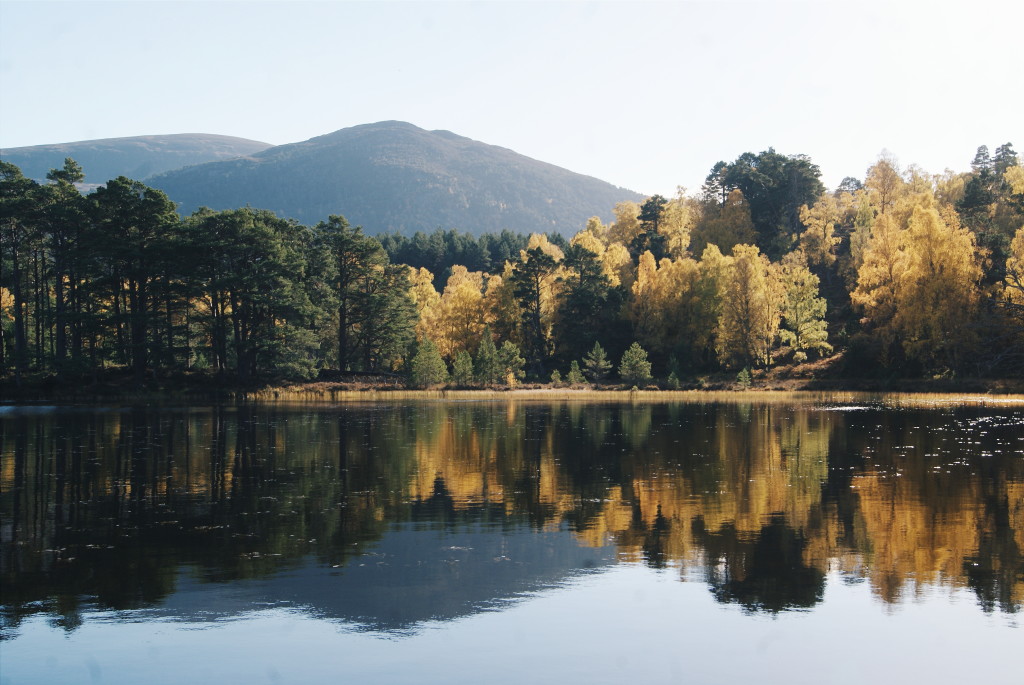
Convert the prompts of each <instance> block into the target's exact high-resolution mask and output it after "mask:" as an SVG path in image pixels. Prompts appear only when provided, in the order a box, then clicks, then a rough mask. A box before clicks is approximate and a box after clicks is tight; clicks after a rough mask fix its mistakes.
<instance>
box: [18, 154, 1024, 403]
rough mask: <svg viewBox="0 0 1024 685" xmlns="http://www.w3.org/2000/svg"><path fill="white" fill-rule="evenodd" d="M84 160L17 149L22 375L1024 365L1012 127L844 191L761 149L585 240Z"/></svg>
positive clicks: (522, 374) (507, 375) (570, 373)
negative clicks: (968, 152)
mask: <svg viewBox="0 0 1024 685" xmlns="http://www.w3.org/2000/svg"><path fill="white" fill-rule="evenodd" d="M82 178H83V174H82V170H81V168H80V167H79V166H78V165H77V164H76V163H75V162H74V161H73V160H71V159H68V160H66V162H65V164H64V166H63V168H61V169H54V170H52V171H51V172H50V174H49V175H48V176H47V182H46V183H39V182H36V181H33V180H31V179H27V178H25V177H24V176H23V175H22V173H21V172H20V170H19V169H18V168H17V167H16V166H14V165H11V164H9V163H6V162H0V303H2V310H0V324H2V325H0V373H3V375H4V377H7V378H10V379H12V380H13V381H14V382H15V383H20V382H22V379H24V378H25V377H27V376H31V375H35V376H47V375H50V376H56V377H57V378H58V379H62V378H71V377H82V376H88V375H93V376H95V375H97V374H99V373H101V372H104V371H106V370H108V369H119V370H130V371H131V372H132V373H133V374H134V375H135V376H136V377H137V378H138V379H139V380H140V381H141V380H142V379H144V378H145V377H146V376H147V375H153V374H166V373H177V372H182V371H191V372H205V373H210V374H217V375H220V376H227V377H233V378H237V379H239V380H241V381H248V380H253V379H308V378H312V377H314V376H315V375H316V374H317V373H319V372H321V371H323V370H336V371H341V372H348V373H351V372H363V373H377V374H379V373H395V374H405V375H407V376H409V377H411V379H412V380H413V382H414V383H416V384H418V385H432V384H438V383H454V384H456V385H460V386H474V385H490V384H495V383H510V382H511V383H514V382H516V381H517V380H521V379H523V378H529V379H531V380H535V381H545V382H546V381H549V380H551V381H555V382H571V383H578V382H582V381H584V380H589V381H599V380H602V379H604V378H607V377H610V376H613V375H616V374H617V375H618V376H619V378H620V379H622V380H624V381H626V382H627V383H633V384H637V385H640V386H643V385H645V384H647V383H650V382H651V381H652V379H653V377H655V376H657V377H658V378H660V379H663V380H664V382H665V383H667V384H668V385H670V386H678V384H679V383H680V382H681V381H684V380H685V379H687V378H692V377H693V376H695V375H697V374H700V373H706V372H712V371H719V370H729V369H732V370H733V371H735V370H746V371H744V372H746V373H748V374H749V369H752V368H755V367H768V366H771V365H773V364H778V363H789V362H801V361H805V360H808V359H814V358H818V357H822V356H826V355H829V354H830V353H832V352H833V351H835V350H837V349H839V350H842V351H843V352H844V357H843V359H844V360H845V368H846V370H847V371H846V372H847V375H851V376H864V375H885V376H920V375H933V376H934V375H940V376H955V375H965V374H967V375H979V376H1014V375H1020V374H1021V373H1022V371H1024V169H1022V168H1021V167H1020V166H1019V164H1018V158H1017V154H1016V153H1015V152H1014V151H1013V147H1012V145H1010V144H1006V145H1002V146H1000V147H999V148H997V150H996V152H995V154H994V155H990V154H989V152H988V149H987V148H986V147H984V146H983V147H981V148H979V150H978V153H977V155H976V156H975V158H974V160H973V163H972V168H971V171H970V172H967V173H963V174H955V173H952V172H946V173H944V174H940V175H931V174H928V173H926V172H924V171H923V170H921V169H919V168H916V167H913V166H912V167H909V168H907V169H901V168H900V167H899V166H898V164H897V163H896V161H895V160H894V159H892V158H889V157H886V156H883V157H881V158H880V159H879V160H878V161H877V162H876V163H875V164H874V165H872V167H871V168H869V169H868V170H867V173H866V175H865V178H864V179H863V180H860V179H855V178H852V177H851V178H847V179H844V180H843V182H842V183H841V184H840V186H839V187H838V188H837V189H836V190H834V191H831V192H829V191H826V189H825V188H824V186H823V185H822V183H821V181H820V171H819V169H818V167H817V166H816V165H814V164H813V163H812V162H811V161H810V159H809V158H807V157H805V156H802V155H795V156H785V155H781V154H779V153H777V152H775V151H774V150H771V149H769V150H767V151H765V152H761V153H759V154H754V153H745V154H743V155H741V156H740V157H739V158H737V159H736V160H735V161H733V162H728V163H727V162H719V163H718V164H716V165H715V166H714V167H713V168H712V170H711V172H710V173H709V175H708V177H707V179H706V181H705V184H704V186H703V187H702V188H701V189H700V192H699V193H697V194H695V195H687V194H686V193H685V192H684V191H683V189H680V190H679V192H678V193H677V195H676V196H675V197H672V198H665V197H662V196H660V195H655V196H653V197H650V198H648V199H647V200H646V201H645V202H643V203H632V202H623V203H620V204H619V205H617V206H616V207H615V209H614V216H615V219H614V221H612V222H611V223H610V224H607V225H606V224H604V223H602V222H601V220H599V219H598V218H596V217H595V218H592V219H590V220H589V221H588V223H587V225H586V226H585V227H584V228H582V230H581V231H580V232H579V233H577V234H576V235H575V236H573V237H572V239H571V240H565V239H564V238H562V237H561V236H549V235H543V234H534V235H531V236H521V235H518V234H513V233H510V232H508V231H505V232H503V233H501V234H499V235H484V236H481V237H479V238H474V237H473V236H471V235H468V234H464V233H459V232H458V231H456V230H442V229H438V230H437V231H435V232H434V233H433V234H430V235H427V234H424V233H418V234H416V235H414V236H412V237H405V236H397V235H382V236H378V237H377V238H374V237H369V236H366V235H364V234H363V232H362V230H361V229H360V228H359V227H352V226H350V225H349V224H348V222H347V221H346V220H345V219H344V218H343V217H341V216H331V217H328V218H327V219H326V220H325V221H321V222H320V223H318V224H317V225H316V226H313V227H307V226H303V225H301V224H299V223H297V222H295V221H291V220H286V219H282V218H279V217H277V216H276V215H274V214H273V213H271V212H268V211H265V210H257V209H251V208H243V209H236V210H226V211H212V210H209V209H200V210H199V211H197V212H195V213H193V214H192V215H191V216H188V217H184V218H181V217H179V216H178V215H177V213H176V211H175V205H174V203H173V202H171V201H170V200H169V199H168V198H167V196H166V195H164V194H163V193H161V192H160V191H157V190H154V189H152V188H148V187H147V186H145V185H144V184H142V183H140V182H138V181H134V180H131V179H128V178H124V177H120V178H117V179H113V180H111V181H109V182H108V183H107V184H106V185H105V186H103V187H101V188H99V189H97V190H96V191H95V192H93V193H91V194H88V195H83V194H81V193H80V192H79V190H78V189H77V187H76V185H75V184H76V183H78V182H80V181H81V180H82ZM616 361H618V363H617V364H616V363H615V362H616ZM747 377H748V378H749V375H748V376H747Z"/></svg>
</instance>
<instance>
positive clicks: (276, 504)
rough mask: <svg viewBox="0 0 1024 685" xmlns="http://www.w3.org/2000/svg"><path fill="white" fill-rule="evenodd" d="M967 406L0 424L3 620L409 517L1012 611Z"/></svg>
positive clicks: (493, 411) (268, 409)
mask: <svg viewBox="0 0 1024 685" xmlns="http://www.w3.org/2000/svg"><path fill="white" fill-rule="evenodd" d="M984 418H985V416H984V415H983V414H982V413H980V412H978V411H972V410H966V409H965V410H962V411H960V412H959V413H958V414H956V415H954V416H950V415H948V414H939V413H936V412H927V411H909V410H908V411H892V412H883V411H864V412H848V413H846V412H833V411H815V410H813V409H804V408H799V407H793V406H785V405H759V404H747V405H742V406H738V405H724V404H708V405H700V404H676V405H659V404H634V405H629V404H593V405H581V404H573V403H568V404H557V403H556V404H542V403H528V402H525V403H516V402H508V403H494V404H484V403H481V404H472V405H459V404H452V403H420V404H409V405H404V406H401V405H390V404H374V405H368V406H366V407H359V406H347V407H343V408H336V409H329V410H324V409H323V408H317V407H313V408H301V407H297V408H291V409H289V408H283V407H279V406H273V405H255V406H254V405H240V406H237V407H216V408H209V409H191V410H181V411H171V410H163V411H161V410H155V409H135V410H128V411H124V412H116V411H107V412H89V411H83V412H62V413H59V414H52V415H45V414H44V415H37V416H19V417H14V418H7V419H5V420H4V421H3V422H0V431H2V432H0V454H2V462H0V512H2V515H3V520H4V528H3V529H2V535H3V538H2V542H3V545H2V555H0V580H2V581H3V583H2V584H3V604H4V612H5V615H4V619H3V620H4V622H5V623H6V624H11V623H17V621H18V620H20V616H22V615H23V614H24V613H26V612H33V611H38V610H40V608H39V607H40V606H41V605H39V604H37V603H38V602H43V603H44V604H45V607H44V608H45V610H47V611H50V612H57V614H58V615H59V616H61V617H62V618H61V619H59V620H60V621H61V622H62V623H63V624H64V625H66V626H68V627H73V626H74V625H76V621H77V620H79V619H77V618H76V617H77V616H78V614H79V612H80V606H79V602H80V601H81V600H80V599H79V598H82V597H93V598H96V600H95V601H98V602H99V603H100V604H101V605H103V606H105V607H110V608H119V609H120V608H131V607H137V606H142V605H146V604H149V603H152V602H155V601H158V600H160V599H161V598H162V597H164V596H166V595H167V593H168V592H170V591H172V590H173V586H174V583H175V578H176V575H177V573H178V572H179V569H180V568H182V567H190V568H194V569H195V572H196V574H197V575H198V576H199V577H200V578H203V579H208V580H222V579H225V580H226V579H234V578H246V577H252V576H258V575H262V574H267V573H271V572H274V571H276V570H279V569H281V568H284V567H288V566H290V565H295V564H298V563H302V560H303V559H305V558H308V557H310V556H312V557H313V558H315V559H317V560H318V561H319V562H320V563H324V564H330V565H344V564H346V563H348V561H349V560H350V559H351V558H353V556H356V555H359V554H361V553H362V550H363V549H364V548H365V547H366V546H367V545H368V544H372V543H373V542H374V541H376V540H378V539H379V538H380V536H381V534H382V533H383V532H384V531H385V530H387V529H388V527H389V526H390V525H393V524H395V523H398V522H404V521H423V522H425V523H429V524H430V525H434V524H438V525H440V526H442V527H448V528H450V527H451V526H461V525H466V524H468V523H469V522H475V523H480V522H484V523H487V524H488V525H490V524H493V525H508V524H509V522H510V521H516V522H522V523H528V524H529V525H530V526H532V527H533V528H534V529H536V530H541V529H551V528H555V527H558V526H561V525H567V526H568V527H569V528H570V529H571V530H573V531H574V532H575V533H576V535H577V536H578V538H579V539H580V541H581V542H582V543H583V544H588V545H593V546H599V545H603V544H605V543H607V542H608V541H609V540H613V541H614V542H615V544H616V545H617V546H618V549H619V551H620V554H621V556H622V557H624V558H627V559H636V560H642V561H644V562H646V563H648V564H650V565H652V566H655V567H665V566H679V567H681V568H682V567H697V568H701V569H703V570H704V573H705V574H706V575H707V578H708V581H709V583H710V584H711V586H712V588H713V589H714V591H715V593H716V596H717V597H718V598H719V599H720V600H722V601H732V602H737V603H739V604H741V605H743V606H744V607H747V608H748V609H751V610H766V611H781V610H784V609H787V608H795V607H806V606H810V605H812V604H813V603H814V602H816V601H818V599H819V598H820V595H821V589H822V583H823V578H824V572H825V571H826V570H827V569H828V568H837V569H840V570H843V571H845V572H846V573H849V574H854V575H856V574H862V575H865V576H867V577H868V579H869V580H870V581H871V583H872V586H873V588H874V590H875V592H876V594H877V595H878V596H880V597H881V598H883V599H885V600H886V601H896V600H898V599H899V597H901V596H902V594H903V592H904V588H905V587H906V586H907V585H908V584H909V583H928V584H945V585H948V586H951V587H970V588H971V589H972V590H973V591H974V592H975V593H976V594H977V595H978V597H979V601H980V603H981V604H982V606H983V607H985V608H986V610H993V609H995V608H997V607H998V608H999V609H1000V610H1002V611H1015V610H1017V609H1019V607H1020V606H1021V603H1022V599H1024V568H1022V553H1021V550H1022V549H1024V504H1022V503H1024V460H1021V459H1020V458H1019V454H1017V453H1016V452H1014V451H1013V450H1014V449H1015V446H1016V444H1017V443H1016V442H1014V441H1015V440H1016V438H1015V433H1014V430H1015V427H1014V426H1013V425H1012V422H1011V421H1006V422H1004V423H1003V424H992V423H991V422H989V423H985V424H984V425H983V426H982V428H983V429H984V430H983V431H982V430H980V429H979V430H974V432H971V431H972V430H973V428H974V427H975V425H974V423H973V422H977V421H982V420H983V419H984ZM951 422H952V423H951ZM953 427H956V430H953ZM1017 428H1018V429H1019V427H1017ZM975 443H977V444H975ZM1007 445H1009V446H1010V447H1006V446H1007Z"/></svg>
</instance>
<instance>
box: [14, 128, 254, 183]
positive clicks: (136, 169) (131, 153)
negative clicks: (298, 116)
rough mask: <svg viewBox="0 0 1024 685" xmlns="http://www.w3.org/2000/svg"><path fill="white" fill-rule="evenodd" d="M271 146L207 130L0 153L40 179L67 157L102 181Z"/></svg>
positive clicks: (137, 176) (136, 176) (93, 179)
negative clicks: (208, 132)
mask: <svg viewBox="0 0 1024 685" xmlns="http://www.w3.org/2000/svg"><path fill="white" fill-rule="evenodd" d="M269 147H271V145H270V144H269V143H261V142H259V141H255V140H246V139H245V138H233V137H231V136H218V135H212V134H207V133H179V134H173V135H166V136H136V137H134V138H104V139H101V140H84V141H80V142H76V143H61V144H57V145H33V146H31V147H13V148H7V149H5V150H0V158H2V159H3V160H4V161H5V162H10V163H12V164H16V165H17V166H18V167H19V168H20V169H21V172H22V173H23V174H25V176H27V177H29V178H34V179H37V180H42V179H45V178H46V174H47V173H48V172H49V171H50V169H56V168H60V167H62V166H64V159H65V158H66V157H71V158H72V159H74V160H75V161H76V162H78V163H79V164H81V165H82V169H83V170H84V171H85V182H86V183H87V184H103V183H106V182H107V181H109V180H110V179H112V178H117V177H118V176H127V177H129V178H133V179H136V180H141V179H144V178H146V177H147V176H152V175H153V174H159V173H161V172H164V171H170V170H171V169H180V168H181V167H183V166H187V165H190V164H203V163H204V162H213V161H216V160H223V159H231V158H234V157H244V156H246V155H251V154H254V153H257V152H260V151H262V150H266V149H267V148H269Z"/></svg>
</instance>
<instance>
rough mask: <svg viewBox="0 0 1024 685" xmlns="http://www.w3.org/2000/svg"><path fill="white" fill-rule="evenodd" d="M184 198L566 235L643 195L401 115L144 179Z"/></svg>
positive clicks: (374, 225) (284, 211)
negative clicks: (421, 125) (420, 124)
mask: <svg viewBox="0 0 1024 685" xmlns="http://www.w3.org/2000/svg"><path fill="white" fill-rule="evenodd" d="M147 182H148V183H150V184H151V185H153V186H154V187H156V188H159V189H161V190H163V191H164V192H166V193H167V194H168V195H169V196H170V197H171V199H172V200H174V201H175V202H178V203H180V204H179V209H180V211H181V212H182V213H186V214H187V213H190V212H192V211H194V210H195V209H198V208H199V207H201V206H206V207H210V208H211V209H231V208H235V207H242V206H246V205H249V206H253V207H260V208H262V209H269V210H271V211H273V212H275V213H277V214H279V215H281V216H285V217H288V218H292V219H296V220H298V221H300V222H303V223H309V224H311V223H316V222H317V221H321V220H323V219H326V218H327V217H328V216H329V215H331V214H342V215H344V216H345V217H346V218H347V219H348V220H349V222H350V223H352V224H356V225H361V226H363V227H364V229H366V231H367V232H368V233H385V232H394V233H402V234H406V235H408V234H411V233H414V232H416V231H420V230H422V231H432V230H434V229H436V228H458V229H460V230H465V231H468V232H470V233H474V234H480V233H484V232H494V231H500V230H503V229H509V230H513V231H518V232H533V231H540V232H549V231H555V232H560V233H562V234H565V235H571V234H573V233H575V232H576V231H578V230H580V229H581V228H583V227H584V226H585V224H586V221H587V219H588V218H590V217H591V216H595V215H596V216H600V217H602V219H605V220H610V218H611V210H612V208H613V207H614V206H615V204H616V203H617V202H620V201H622V200H633V201H639V200H641V199H643V196H642V195H640V194H639V193H636V192H634V191H631V190H628V189H625V188H619V187H616V186H614V185H612V184H610V183H606V182H605V181H602V180H600V179H596V178H594V177H591V176H586V175H583V174H577V173H575V172H572V171H569V170H566V169H563V168H561V167H557V166H555V165H553V164H549V163H547V162H542V161H539V160H535V159H532V158H530V157H526V156H525V155H521V154H519V153H517V152H515V151H513V150H509V149H507V148H503V147H499V146H496V145H490V144H487V143H482V142H479V141H476V140H472V139H470V138H467V137H464V136H460V135H458V134H455V133H453V132H451V131H445V130H441V131H427V130H425V129H422V128H419V127H417V126H415V125H413V124H410V123H407V122H401V121H384V122H377V123H374V124H361V125H358V126H353V127H349V128H344V129H340V130H338V131H334V132H331V133H327V134H323V135H321V136H316V137H314V138H310V139H309V140H305V141H300V142H297V143H289V144H286V145H280V146H276V147H273V148H268V149H266V150H262V151H260V152H258V153H255V154H253V155H251V156H248V157H245V158H240V159H232V160H224V161H218V162H210V163H207V164H202V165H197V166H192V167H189V168H185V169H178V170H173V171H168V172H165V173H162V174H159V175H157V176H154V177H151V178H150V179H148V181H147Z"/></svg>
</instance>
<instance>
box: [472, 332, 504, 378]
mask: <svg viewBox="0 0 1024 685" xmlns="http://www.w3.org/2000/svg"><path fill="white" fill-rule="evenodd" d="M474 374H475V376H476V381H477V383H481V384H483V385H493V384H495V383H499V382H501V380H502V378H501V366H500V364H499V362H498V350H497V348H495V347H494V339H493V338H492V337H491V328H490V326H488V327H486V328H484V334H483V337H481V338H480V346H479V347H478V348H477V350H476V364H475V365H474Z"/></svg>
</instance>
